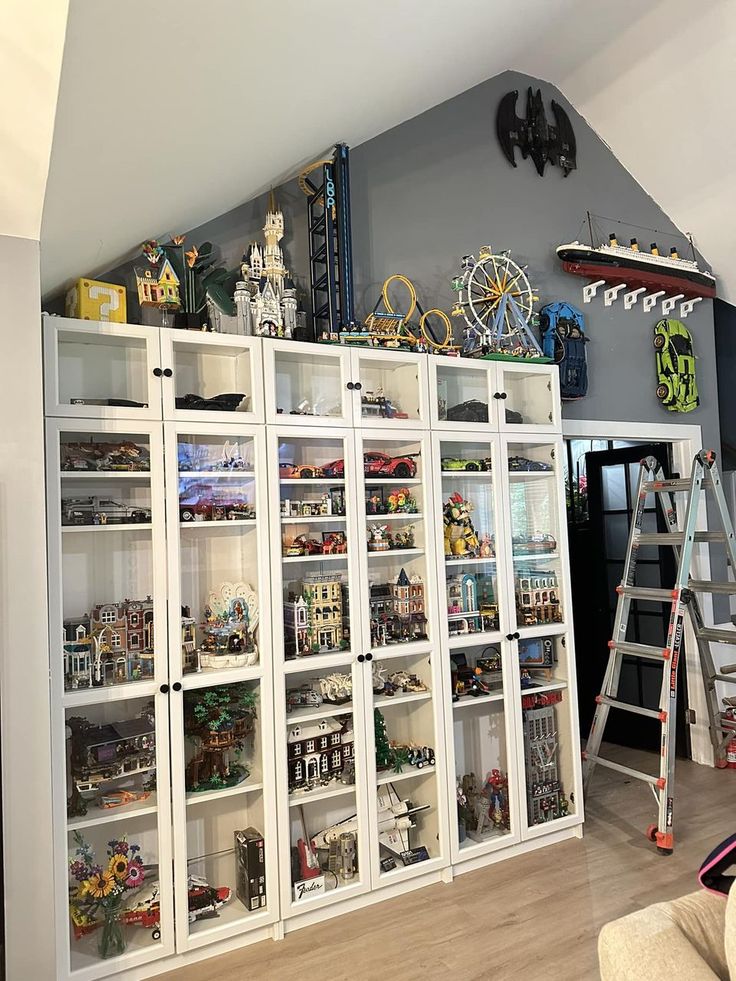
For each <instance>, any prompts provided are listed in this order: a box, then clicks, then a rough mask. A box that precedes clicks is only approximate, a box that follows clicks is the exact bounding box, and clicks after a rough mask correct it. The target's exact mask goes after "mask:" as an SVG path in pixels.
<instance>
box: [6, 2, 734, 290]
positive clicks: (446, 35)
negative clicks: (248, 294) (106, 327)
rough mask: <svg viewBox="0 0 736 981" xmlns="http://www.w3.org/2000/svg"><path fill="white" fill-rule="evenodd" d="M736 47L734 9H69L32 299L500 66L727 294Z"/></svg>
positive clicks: (562, 5)
mask: <svg viewBox="0 0 736 981" xmlns="http://www.w3.org/2000/svg"><path fill="white" fill-rule="evenodd" d="M34 2H35V0H34ZM735 35H736V4H733V3H731V2H730V0H700V2H699V3H698V5H697V7H695V6H694V5H693V4H692V3H691V2H689V0H650V2H648V3H642V2H641V0H617V2H616V3H609V4H603V3H591V2H590V0H554V2H550V0H516V2H515V3H514V4H501V3H499V2H492V0H463V2H462V3H450V2H448V0H402V2H401V3H395V2H393V0H373V2H372V3H370V4H347V3H345V2H344V0H321V2H320V3H318V4H312V5H305V4H304V3H303V2H302V0H280V2H279V3H268V2H266V0H263V2H260V3H257V2H255V0H248V2H243V0H211V2H209V3H203V2H202V0H178V2H177V3H176V4H168V3H163V4H151V3H150V0H149V2H143V0H126V3H124V4H121V3H120V2H119V0H70V9H69V21H68V29H67V38H66V46H65V50H64V60H63V66H62V72H61V83H60V88H59V97H58V106H57V110H56V127H55V132H54V138H53V145H52V152H51V164H50V169H49V175H48V184H47V187H46V195H45V204H44V210H43V222H42V225H41V227H40V237H41V246H42V265H43V285H44V289H45V291H46V292H50V291H53V290H56V289H58V288H60V287H61V286H63V285H64V284H65V283H66V282H67V281H68V280H69V279H70V278H72V277H74V276H76V275H79V274H80V273H85V274H94V273H95V272H96V271H100V270H104V269H105V268H109V267H110V266H111V265H112V264H114V263H115V262H116V261H117V260H119V259H121V258H124V257H125V256H126V255H127V254H128V253H129V251H130V250H131V249H132V248H134V247H136V246H137V243H139V242H140V241H141V239H142V238H145V237H149V236H153V237H155V236H164V235H166V234H168V233H170V232H174V231H177V230H180V229H182V228H190V227H194V226H196V225H198V224H199V223H201V222H202V221H204V220H206V219H208V218H211V217H213V216H215V215H217V214H219V213H222V212H224V211H227V210H229V209H230V208H233V207H235V206H236V205H238V204H240V203H242V202H244V201H247V200H248V199H250V198H252V197H253V196H255V195H256V194H258V193H259V192H261V191H262V190H264V189H265V188H266V187H268V186H269V185H270V184H272V183H277V182H279V181H280V180H281V179H284V178H286V177H288V176H291V175H293V174H294V173H295V172H296V171H297V170H298V169H299V166H300V165H302V164H304V163H306V162H308V161H310V160H312V159H314V158H315V157H316V156H318V155H320V154H321V153H322V152H323V151H324V150H325V149H326V148H327V147H329V146H331V145H332V144H333V143H334V142H335V141H336V140H344V141H345V142H347V143H349V144H350V145H353V146H354V145H357V144H359V143H361V142H363V141H365V140H367V139H369V138H370V137H372V136H374V135H375V134H377V133H379V132H382V131H383V130H385V129H388V128H390V127H391V126H394V125H396V124H398V123H400V122H402V121H403V120H405V119H408V118H411V117H412V116H414V115H416V114H418V113H420V112H422V111H423V110H425V109H427V108H429V107H431V106H433V105H435V104H437V103H439V102H442V101H444V100H445V99H448V98H451V97H452V96H454V95H457V94H458V93H460V92H462V91H464V90H465V89H467V88H469V87H471V86H473V85H475V84H477V83H478V82H480V81H483V80H484V79H486V78H489V77H490V76H492V75H495V74H498V73H499V72H501V71H503V70H505V69H507V68H514V69H517V70H519V71H522V72H525V73H527V74H530V75H534V76H537V77H540V78H543V79H546V80H548V81H550V82H552V83H553V84H555V85H557V87H558V88H559V89H560V90H561V91H562V92H563V93H564V94H565V96H566V97H567V98H568V99H569V100H570V101H571V102H572V103H573V104H574V105H575V107H576V108H577V109H578V110H579V111H580V112H581V113H582V114H583V115H584V116H585V117H586V119H587V120H588V122H589V123H590V124H591V126H592V127H593V128H594V129H595V130H596V131H597V132H598V133H599V135H600V136H601V137H602V138H603V139H604V140H605V141H606V142H607V143H608V144H609V145H610V146H611V148H612V150H613V152H614V153H615V154H616V156H617V157H618V158H619V159H620V160H621V161H622V163H623V164H624V166H626V167H627V168H628V170H629V171H630V172H631V173H632V174H633V176H634V177H635V178H636V179H637V180H638V181H639V182H640V183H641V184H642V186H643V187H644V188H645V189H646V190H647V191H648V192H649V193H650V194H651V195H652V197H654V198H655V199H656V200H657V202H658V203H659V204H660V205H661V207H662V208H663V209H664V210H665V211H666V212H667V213H668V214H669V215H670V217H671V218H672V219H673V220H674V221H675V222H676V223H677V224H678V225H679V226H680V227H681V228H682V229H683V230H685V231H690V232H692V233H693V234H694V235H695V237H696V241H697V244H698V246H699V249H700V251H701V252H702V253H703V254H704V256H705V257H706V259H707V260H708V262H709V263H710V264H712V266H713V268H714V271H715V273H716V275H717V276H718V277H719V280H720V283H721V293H722V295H724V296H725V297H726V298H730V299H732V300H736V271H734V270H733V268H732V266H733V264H732V263H731V261H730V238H731V233H730V220H729V218H728V216H729V215H730V214H731V213H732V212H733V210H734V204H736V185H734V182H733V180H732V178H731V172H730V171H731V163H732V161H733V160H734V150H735V149H736V135H735V133H736V131H735V130H734V128H733V127H732V126H731V124H730V116H731V111H730V107H731V105H732V102H733V97H734V94H736V59H734V58H733V55H732V39H733V37H734V36H735ZM479 125H484V126H485V125H489V120H479ZM627 217H629V218H632V219H633V218H634V216H627ZM1 231H3V229H2V228H0V232H1Z"/></svg>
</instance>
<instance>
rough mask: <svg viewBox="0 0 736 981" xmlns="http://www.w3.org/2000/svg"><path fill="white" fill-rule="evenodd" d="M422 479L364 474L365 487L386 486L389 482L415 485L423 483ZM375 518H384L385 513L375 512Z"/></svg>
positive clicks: (396, 484)
mask: <svg viewBox="0 0 736 981" xmlns="http://www.w3.org/2000/svg"><path fill="white" fill-rule="evenodd" d="M423 483H424V481H423V480H422V479H421V477H391V476H390V475H388V474H386V475H385V476H383V477H382V476H381V475H380V474H379V475H378V476H376V477H373V476H372V475H371V476H366V478H365V481H364V484H365V486H366V487H386V486H388V485H389V484H391V486H392V487H393V486H396V487H417V486H419V484H423ZM375 517H376V518H385V517H386V515H385V514H377V515H375Z"/></svg>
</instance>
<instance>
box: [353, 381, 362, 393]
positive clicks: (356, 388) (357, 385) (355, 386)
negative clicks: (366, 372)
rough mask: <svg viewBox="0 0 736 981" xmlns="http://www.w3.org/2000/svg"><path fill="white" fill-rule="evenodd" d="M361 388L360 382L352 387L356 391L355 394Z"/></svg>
mask: <svg viewBox="0 0 736 981" xmlns="http://www.w3.org/2000/svg"><path fill="white" fill-rule="evenodd" d="M362 387H363V384H362V382H356V383H355V385H353V388H354V389H355V390H356V392H359V391H360V390H361V388H362Z"/></svg>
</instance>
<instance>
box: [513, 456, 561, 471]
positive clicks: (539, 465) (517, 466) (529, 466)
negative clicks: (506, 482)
mask: <svg viewBox="0 0 736 981" xmlns="http://www.w3.org/2000/svg"><path fill="white" fill-rule="evenodd" d="M551 469H552V464H551V463H543V462H542V461H541V460H530V459H529V458H528V457H525V456H510V457H509V470H510V471H511V472H512V473H513V472H518V471H520V470H526V471H540V472H542V471H544V472H547V471H549V470H551Z"/></svg>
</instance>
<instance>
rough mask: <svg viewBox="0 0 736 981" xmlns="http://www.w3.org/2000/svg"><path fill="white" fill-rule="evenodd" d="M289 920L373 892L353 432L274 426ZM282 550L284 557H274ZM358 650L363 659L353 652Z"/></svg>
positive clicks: (279, 711) (280, 743) (279, 727)
mask: <svg viewBox="0 0 736 981" xmlns="http://www.w3.org/2000/svg"><path fill="white" fill-rule="evenodd" d="M269 465H270V477H271V500H272V501H273V502H276V501H278V502H279V506H278V508H273V509H272V513H271V555H272V570H271V573H272V596H273V620H274V651H275V656H276V658H277V662H276V663H277V670H276V678H277V682H276V684H277V688H276V734H277V735H276V738H277V745H276V760H277V769H278V780H279V787H280V791H281V793H280V797H279V842H280V848H281V854H280V864H281V868H282V870H290V874H289V872H285V873H284V874H282V895H281V902H282V915H284V916H287V917H291V916H298V915H299V914H301V913H305V912H308V911H310V910H314V909H317V908H320V907H322V906H325V905H330V904H332V903H334V902H339V901H342V900H343V899H344V898H346V897H349V896H350V895H357V894H359V893H362V892H365V891H366V890H367V889H368V888H370V866H369V862H368V838H367V811H366V801H365V774H364V773H363V767H364V759H365V749H364V747H365V714H364V707H363V705H364V698H363V684H364V678H363V673H362V671H361V670H358V669H359V668H360V667H361V664H362V663H363V662H364V656H363V654H362V653H358V652H359V651H360V650H361V649H360V647H359V646H358V645H359V644H360V639H361V632H360V612H361V611H360V594H359V589H358V586H357V573H356V558H355V550H356V547H357V546H356V542H357V538H356V527H357V525H356V495H355V453H354V446H353V437H352V432H351V431H350V430H345V429H324V430H321V431H318V432H317V433H313V434H310V435H307V434H306V432H305V430H304V429H300V428H298V427H284V428H276V427H273V428H272V429H271V432H270V433H269ZM279 557H280V558H279ZM356 655H357V656H356Z"/></svg>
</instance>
